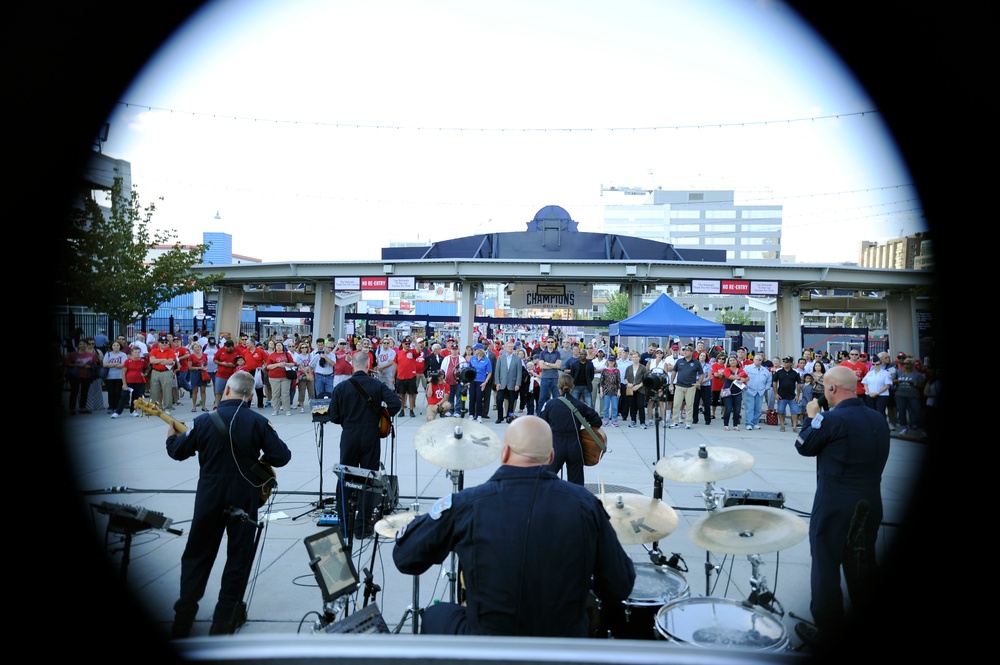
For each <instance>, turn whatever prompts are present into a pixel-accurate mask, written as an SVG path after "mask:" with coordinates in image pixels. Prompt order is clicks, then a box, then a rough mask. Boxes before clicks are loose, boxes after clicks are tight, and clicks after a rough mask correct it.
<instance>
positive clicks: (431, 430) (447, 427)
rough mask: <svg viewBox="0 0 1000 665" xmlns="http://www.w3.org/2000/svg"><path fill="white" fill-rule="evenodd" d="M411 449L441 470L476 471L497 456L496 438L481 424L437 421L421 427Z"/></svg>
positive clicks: (498, 448)
mask: <svg viewBox="0 0 1000 665" xmlns="http://www.w3.org/2000/svg"><path fill="white" fill-rule="evenodd" d="M413 446H414V448H416V449H417V453H418V454H419V455H420V456H421V457H423V458H424V459H425V460H427V461H428V462H430V463H431V464H433V465H435V466H439V467H441V468H443V469H451V470H455V471H463V470H467V469H478V468H481V467H484V466H486V465H487V464H490V463H491V462H493V461H494V460H495V459H497V458H498V457H500V451H501V449H502V448H503V443H502V442H501V441H500V437H499V435H497V433H496V432H494V431H493V430H491V429H490V428H489V427H487V426H486V425H483V424H482V423H477V422H475V421H472V420H459V419H457V418H438V419H436V420H432V421H430V422H428V423H427V424H425V425H421V426H420V427H419V428H418V429H417V432H416V434H414V436H413Z"/></svg>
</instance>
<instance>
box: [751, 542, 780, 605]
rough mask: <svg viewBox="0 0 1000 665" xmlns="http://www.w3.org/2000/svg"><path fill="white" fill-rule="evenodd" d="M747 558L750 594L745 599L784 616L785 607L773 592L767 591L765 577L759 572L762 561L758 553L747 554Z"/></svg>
mask: <svg viewBox="0 0 1000 665" xmlns="http://www.w3.org/2000/svg"><path fill="white" fill-rule="evenodd" d="M747 560H748V561H750V596H749V597H748V598H747V600H748V601H749V602H750V604H751V605H760V606H761V607H763V608H764V609H765V610H767V611H768V612H773V613H774V614H777V615H778V616H782V617H783V616H785V608H784V607H782V606H781V603H779V602H778V599H777V598H775V597H774V592H772V591H768V589H767V578H766V577H764V576H763V575H761V574H760V567H761V564H762V563H763V562H762V560H761V558H760V555H759V554H748V555H747Z"/></svg>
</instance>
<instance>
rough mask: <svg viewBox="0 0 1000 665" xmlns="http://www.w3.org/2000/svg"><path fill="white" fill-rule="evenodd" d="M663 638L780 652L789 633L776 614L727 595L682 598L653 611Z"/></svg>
mask: <svg viewBox="0 0 1000 665" xmlns="http://www.w3.org/2000/svg"><path fill="white" fill-rule="evenodd" d="M656 632H657V633H659V634H660V636H662V637H663V638H664V639H667V640H672V641H675V642H680V643H682V644H687V645H690V646H694V647H702V648H706V649H743V650H747V651H783V650H784V649H787V648H788V633H787V631H786V630H785V627H784V626H783V625H782V624H781V621H780V620H779V619H778V617H777V616H775V615H774V614H771V613H770V612H766V611H764V610H762V609H760V608H759V607H752V606H748V605H747V604H746V603H744V602H741V601H738V600H732V599H729V598H684V599H682V600H677V601H673V602H671V603H667V604H666V605H664V606H663V607H662V608H661V609H660V611H659V612H657V613H656Z"/></svg>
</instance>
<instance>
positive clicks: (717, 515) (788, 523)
mask: <svg viewBox="0 0 1000 665" xmlns="http://www.w3.org/2000/svg"><path fill="white" fill-rule="evenodd" d="M808 533H809V526H808V525H807V524H806V521H805V520H804V519H802V518H801V517H798V516H797V515H795V514H793V513H791V512H789V511H787V510H782V509H780V508H771V507H769V506H730V507H728V508H720V509H719V510H713V511H710V512H709V513H708V514H707V515H705V517H703V518H701V520H700V521H698V522H697V523H695V524H694V525H693V526H692V527H691V528H690V529H689V530H688V536H689V537H690V538H691V542H692V543H694V544H695V545H697V546H698V547H700V548H702V549H704V550H708V551H709V552H719V553H722V554H767V553H769V552H777V551H779V550H783V549H786V548H788V547H791V546H792V545H795V544H797V543H798V542H799V541H801V540H802V539H803V538H805V537H806V535H807V534H808Z"/></svg>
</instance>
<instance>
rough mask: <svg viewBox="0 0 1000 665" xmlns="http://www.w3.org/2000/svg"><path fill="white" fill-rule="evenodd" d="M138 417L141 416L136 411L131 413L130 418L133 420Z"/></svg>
mask: <svg viewBox="0 0 1000 665" xmlns="http://www.w3.org/2000/svg"><path fill="white" fill-rule="evenodd" d="M140 415H141V414H140V413H139V412H138V411H133V412H132V417H133V418H138V417H139V416H140Z"/></svg>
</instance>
